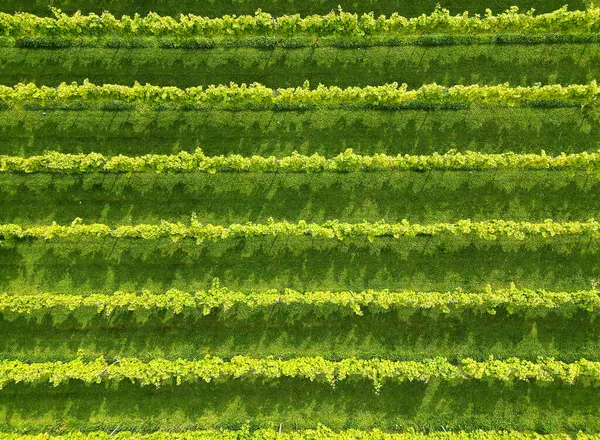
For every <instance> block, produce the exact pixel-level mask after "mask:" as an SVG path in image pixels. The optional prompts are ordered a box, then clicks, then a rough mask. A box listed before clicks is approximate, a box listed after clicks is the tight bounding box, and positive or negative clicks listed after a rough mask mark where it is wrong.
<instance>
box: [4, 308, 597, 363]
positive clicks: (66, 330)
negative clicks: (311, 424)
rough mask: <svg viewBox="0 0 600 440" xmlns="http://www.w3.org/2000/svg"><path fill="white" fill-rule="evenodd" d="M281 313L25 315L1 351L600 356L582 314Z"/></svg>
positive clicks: (61, 356)
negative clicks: (296, 316) (83, 321)
mask: <svg viewBox="0 0 600 440" xmlns="http://www.w3.org/2000/svg"><path fill="white" fill-rule="evenodd" d="M286 316H287V315H285V314H281V315H276V316H269V317H267V318H266V320H262V319H257V320H256V321H254V320H253V321H246V320H244V321H222V320H220V319H219V318H218V317H215V316H211V317H206V318H202V319H201V320H199V321H186V320H182V319H180V320H176V321H175V323H173V324H172V325H164V324H161V321H160V319H153V318H151V319H150V320H149V321H147V322H144V323H140V324H136V323H135V321H133V322H132V321H130V320H129V319H124V318H122V319H120V320H118V321H113V324H114V325H121V326H122V327H119V328H106V327H97V326H99V325H105V324H106V323H107V321H106V320H105V319H103V318H99V319H97V320H96V321H93V322H92V323H91V325H92V327H88V328H87V329H81V328H78V327H79V326H78V325H77V324H76V323H75V322H73V321H72V320H71V319H68V318H67V320H66V321H64V322H63V323H62V324H58V325H55V326H54V327H53V326H52V324H51V322H50V321H49V319H48V320H46V321H45V324H43V325H40V324H35V323H33V322H26V321H25V320H24V319H21V320H18V321H16V322H6V321H0V331H1V332H2V334H3V337H2V339H1V340H0V358H3V359H19V360H21V361H23V362H52V361H56V360H62V361H68V360H71V359H74V358H76V357H78V356H80V357H83V358H84V359H86V360H93V359H96V358H98V357H100V356H104V357H105V358H106V359H107V360H108V361H110V362H112V359H119V358H123V357H136V358H140V359H144V360H150V359H152V358H157V357H162V358H168V359H178V358H186V359H201V358H203V357H204V356H206V355H212V356H220V357H224V358H230V357H232V356H235V355H240V354H244V355H247V356H255V357H264V356H276V357H281V358H292V357H298V356H323V357H325V358H328V359H332V360H340V359H344V358H348V357H352V356H356V357H360V358H373V357H378V358H385V359H396V360H422V359H424V358H431V357H436V356H444V357H447V358H448V359H450V360H451V361H456V362H459V361H460V359H461V358H465V357H471V358H474V359H477V360H480V361H483V360H486V359H488V358H489V356H490V355H493V356H495V357H496V358H507V357H511V356H516V357H519V358H522V359H529V360H532V361H536V360H537V358H538V356H544V357H555V358H557V359H561V360H563V361H566V362H574V361H577V360H579V359H581V358H585V359H588V360H598V359H600V353H599V352H598V346H599V345H598V344H599V343H600V322H599V321H598V320H594V321H592V320H590V319H589V315H587V314H584V313H582V314H580V315H577V316H575V317H573V318H564V317H560V316H556V315H549V316H547V317H545V318H538V319H526V318H523V317H520V316H513V317H508V316H505V315H504V314H503V313H499V314H497V315H488V314H486V315H483V316H473V315H466V316H465V317H464V319H463V320H456V319H453V318H447V317H445V316H444V315H441V316H440V317H439V319H435V318H433V317H427V316H420V315H416V316H414V317H412V318H411V319H410V320H409V321H406V320H403V319H401V318H400V319H399V318H398V317H397V316H396V315H395V313H385V314H380V315H372V314H369V313H368V312H366V314H365V316H362V317H357V316H351V317H348V318H341V317H335V316H334V317H331V318H328V319H321V320H319V319H316V318H304V319H302V321H300V322H296V323H295V324H286Z"/></svg>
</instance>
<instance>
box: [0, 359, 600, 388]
mask: <svg viewBox="0 0 600 440" xmlns="http://www.w3.org/2000/svg"><path fill="white" fill-rule="evenodd" d="M254 377H259V378H262V379H279V378H282V377H287V378H297V379H308V380H310V381H320V382H327V383H329V384H331V385H332V386H335V384H336V383H337V382H339V381H343V380H347V379H358V380H370V381H372V382H373V385H374V386H375V389H376V390H377V391H378V390H379V389H380V388H381V387H382V385H383V384H384V382H386V381H394V382H404V381H411V382H412V381H419V382H428V381H429V380H431V379H435V378H438V379H442V380H451V381H456V380H497V381H503V382H514V381H537V382H555V381H558V382H563V383H567V384H573V383H575V382H576V381H583V382H584V383H593V384H598V383H600V362H593V361H588V360H586V359H581V360H579V361H577V362H573V363H565V362H561V361H557V360H555V359H553V358H540V359H539V360H538V361H537V362H531V361H527V360H523V359H518V358H509V359H506V360H498V359H494V358H493V357H490V358H489V359H488V360H486V361H483V362H479V361H476V360H473V359H471V358H465V359H463V360H462V361H461V362H460V364H459V365H454V364H452V363H450V362H449V361H448V360H447V359H446V358H442V357H438V358H433V359H425V360H423V361H420V362H417V361H392V360H385V359H369V360H366V359H356V358H348V359H343V360H341V361H330V360H326V359H323V358H322V357H299V358H294V359H289V360H281V359H275V358H273V357H267V358H252V357H248V356H234V357H233V358H231V359H230V360H224V359H221V358H218V357H206V358H204V359H201V360H184V359H177V360H175V361H172V360H167V359H153V360H151V361H149V362H144V361H142V360H140V359H136V358H123V359H119V360H116V361H115V362H113V363H109V362H107V361H106V360H105V359H104V358H98V359H96V360H94V361H92V362H84V361H83V360H81V359H75V360H73V361H69V362H42V363H32V364H27V363H24V362H21V361H16V360H8V361H7V360H5V361H0V389H1V388H2V387H4V386H5V385H7V384H9V383H20V382H23V383H29V384H34V383H50V384H52V385H54V386H59V385H61V384H63V383H66V382H68V381H70V380H76V381H82V382H84V383H86V384H92V383H101V382H113V383H118V382H121V381H124V380H126V381H131V382H134V383H137V384H139V385H154V386H157V387H159V386H161V385H169V384H177V385H181V384H184V383H194V382H198V381H205V382H211V381H214V380H218V379H236V378H254Z"/></svg>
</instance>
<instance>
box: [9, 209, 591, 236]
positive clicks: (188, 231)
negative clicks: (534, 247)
mask: <svg viewBox="0 0 600 440" xmlns="http://www.w3.org/2000/svg"><path fill="white" fill-rule="evenodd" d="M436 236H450V237H456V236H463V237H474V238H478V239H482V240H497V239H498V238H500V237H503V238H509V239H513V240H524V239H525V238H532V237H540V238H543V239H545V238H548V237H555V236H579V237H589V238H590V239H593V238H598V237H599V236H600V222H598V221H595V220H593V219H592V220H588V221H585V222H576V221H574V222H555V221H553V220H550V219H548V220H545V221H544V222H540V223H531V222H516V221H512V220H487V221H480V222H474V221H471V220H469V219H465V220H459V221H458V222H456V223H433V224H426V225H422V224H416V223H413V224H411V223H410V222H408V221H407V220H403V221H402V222H400V223H386V222H385V221H380V222H376V223H369V222H363V223H343V222H339V221H337V220H330V221H327V222H325V223H323V224H317V223H307V222H306V221H304V220H300V221H299V222H297V223H291V222H287V221H282V222H275V221H274V220H272V219H271V220H270V221H269V222H267V223H266V224H258V223H254V224H253V223H246V224H232V225H229V226H221V225H207V224H202V223H200V222H198V220H197V218H196V216H195V215H194V214H193V215H192V218H191V224H190V225H185V224H183V223H169V222H166V221H162V222H161V223H160V224H156V225H150V224H140V225H133V226H125V225H122V226H116V227H114V228H111V227H110V226H108V225H105V224H101V223H95V224H90V225H84V224H82V220H81V219H80V218H77V219H75V220H74V221H73V222H72V223H71V224H70V225H66V226H62V225H58V224H56V223H53V224H52V225H47V226H32V227H22V226H20V225H17V224H4V225H0V237H2V238H3V239H4V240H11V239H44V240H53V239H65V238H79V237H81V238H83V237H93V238H134V239H144V240H157V239H161V238H170V239H171V240H173V241H178V240H179V239H194V240H196V242H197V243H202V242H204V241H206V240H209V241H217V240H225V239H231V238H252V237H281V238H288V237H313V238H325V239H332V238H335V239H337V240H343V239H345V238H362V237H364V238H368V239H369V241H373V240H374V239H375V238H379V237H386V238H395V239H398V238H402V237H436Z"/></svg>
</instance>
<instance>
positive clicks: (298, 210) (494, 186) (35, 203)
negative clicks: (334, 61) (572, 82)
mask: <svg viewBox="0 0 600 440" xmlns="http://www.w3.org/2000/svg"><path fill="white" fill-rule="evenodd" d="M599 191H600V182H599V181H598V179H597V178H596V177H595V176H590V175H588V174H587V173H585V172H578V173H577V174H573V173H572V172H561V171H555V172H546V171H522V170H518V171H514V170H513V171H510V170H509V171H497V172H487V171H486V172H458V171H446V172H442V171H433V172H425V173H419V172H396V173H394V172H375V173H348V174H327V173H319V174H314V175H307V174H297V175H294V174H256V173H248V174H245V173H220V174H215V175H209V174H201V173H198V174H179V175H177V174H176V175H157V174H151V173H149V174H135V175H132V176H127V175H124V174H116V175H115V174H105V175H102V174H86V175H83V176H64V175H63V176H61V175H48V174H33V175H14V174H0V203H1V204H2V209H1V210H0V223H11V222H12V223H19V224H22V225H37V224H40V225H46V224H50V223H51V222H52V221H56V222H58V223H60V224H69V223H71V222H72V221H73V220H74V219H75V218H76V217H81V218H82V219H84V221H85V222H86V223H94V222H96V223H106V224H109V225H120V224H140V223H150V224H152V223H157V222H159V221H160V220H168V221H181V222H184V223H189V221H190V216H191V213H192V212H195V213H196V214H197V216H198V219H199V220H200V221H202V222H204V223H213V224H223V225H228V224H231V223H246V222H249V221H252V222H266V221H267V220H268V219H269V218H270V217H273V218H274V219H276V220H289V221H297V220H302V219H304V220H307V221H311V222H317V223H320V222H324V221H327V220H332V219H338V220H341V221H346V222H361V221H370V222H376V221H379V220H382V219H384V220H386V221H387V222H398V221H401V220H403V219H408V220H409V221H411V222H413V223H434V222H456V221H458V220H460V219H465V218H470V219H472V220H487V219H506V220H522V221H543V220H545V219H547V218H552V219H554V220H557V221H558V220H560V221H570V220H575V221H577V220H587V219H588V218H591V217H594V216H595V215H596V214H597V212H598V211H600V200H599V199H598V197H597V194H598V192H599ZM575 193H576V194H577V197H573V196H572V195H573V194H575Z"/></svg>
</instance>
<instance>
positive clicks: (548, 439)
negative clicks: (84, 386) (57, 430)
mask: <svg viewBox="0 0 600 440" xmlns="http://www.w3.org/2000/svg"><path fill="white" fill-rule="evenodd" d="M0 435H1V436H2V438H3V439H5V440H126V439H127V440H167V439H169V440H216V439H219V440H221V439H222V440H598V439H600V435H597V434H592V435H590V434H583V433H579V434H577V435H576V436H570V435H568V434H537V433H524V432H516V431H482V430H480V431H469V432H465V431H457V432H442V431H439V432H429V433H427V434H425V433H419V432H406V433H388V432H383V431H380V430H377V429H376V430H373V431H361V430H358V429H348V430H343V431H332V430H330V429H328V428H326V427H324V426H320V427H319V428H317V429H306V430H299V431H291V432H286V431H283V432H279V431H278V430H276V429H258V430H255V431H251V430H250V429H247V428H246V427H244V428H242V429H241V430H239V431H234V430H228V431H226V430H206V431H184V432H172V431H169V432H164V431H157V432H153V433H148V434H142V433H137V432H130V431H119V432H112V433H110V432H102V431H96V432H89V433H85V432H69V433H66V434H56V435H51V434H14V433H0Z"/></svg>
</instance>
